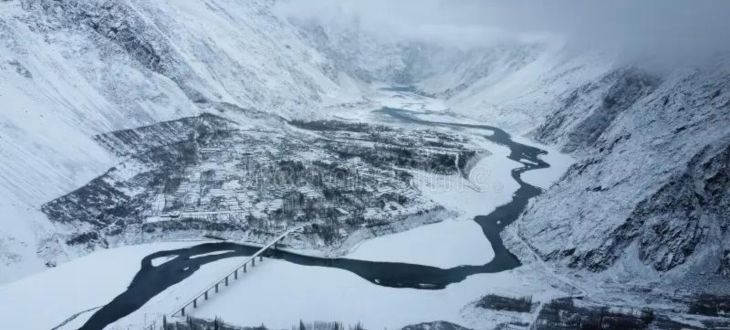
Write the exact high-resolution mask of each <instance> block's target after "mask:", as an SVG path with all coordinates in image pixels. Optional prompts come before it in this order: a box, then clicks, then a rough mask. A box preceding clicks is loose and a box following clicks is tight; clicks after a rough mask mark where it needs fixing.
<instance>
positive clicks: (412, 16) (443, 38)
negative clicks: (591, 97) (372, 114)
mask: <svg viewBox="0 0 730 330" xmlns="http://www.w3.org/2000/svg"><path fill="white" fill-rule="evenodd" d="M279 9H280V12H281V13H283V14H284V15H287V16H290V17H299V18H308V19H315V20H319V21H322V22H327V21H329V22H333V21H334V22H340V23H342V22H345V21H348V20H349V21H350V22H352V21H353V20H356V21H357V23H356V24H358V25H359V26H360V28H362V29H364V30H367V31H369V32H370V33H373V34H375V35H378V36H379V37H381V38H395V39H401V40H407V39H417V40H423V41H438V42H442V43H445V44H450V45H455V46H459V47H472V46H482V45H489V44H493V43H497V42H514V41H516V40H524V39H525V38H528V39H530V38H547V37H552V38H559V39H561V40H564V41H565V42H566V43H567V44H568V45H569V47H571V49H572V50H573V51H576V52H581V51H583V52H584V51H604V52H610V53H615V54H616V55H617V56H619V57H620V59H621V60H622V61H624V62H626V63H632V64H633V63H637V64H649V65H654V66H658V67H661V68H662V69H667V67H668V66H671V65H678V64H684V63H693V62H697V61H705V60H707V57H708V56H716V55H719V54H722V53H724V52H727V51H730V43H729V42H728V40H730V20H728V19H727V13H728V12H729V11H730V3H728V2H727V1H714V0H699V1H683V0H667V1H664V0H651V1H631V0H617V1H575V0H558V1H505V0H487V1H481V0H465V1H458V0H455V1H450V0H423V1H419V0H404V1H387V0H373V1H357V0H345V1H336V0H314V1H303V0H287V1H284V2H282V3H280V8H279Z"/></svg>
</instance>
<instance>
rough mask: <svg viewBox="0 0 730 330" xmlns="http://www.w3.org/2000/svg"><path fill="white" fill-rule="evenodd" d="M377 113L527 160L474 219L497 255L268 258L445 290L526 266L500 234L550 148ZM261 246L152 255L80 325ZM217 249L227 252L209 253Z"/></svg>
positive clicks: (110, 318)
mask: <svg viewBox="0 0 730 330" xmlns="http://www.w3.org/2000/svg"><path fill="white" fill-rule="evenodd" d="M377 113H378V114H381V115H384V116H387V117H389V118H391V119H393V120H396V121H398V122H401V123H404V124H413V125H421V126H423V125H427V126H441V127H453V128H469V129H476V130H485V131H488V132H490V133H491V134H485V135H484V138H486V139H487V140H489V141H491V142H494V143H497V144H500V145H503V146H506V147H508V148H509V149H510V155H509V156H508V158H509V159H511V160H514V161H517V162H520V163H522V166H521V167H518V168H515V169H513V170H512V172H511V176H512V178H513V179H514V180H515V181H516V182H517V183H518V184H519V188H518V189H517V191H516V192H515V193H514V195H513V198H512V201H510V202H509V203H507V204H504V205H501V206H499V207H497V208H496V209H495V210H494V211H493V212H491V213H489V214H487V215H480V216H476V217H475V218H474V221H476V222H477V223H478V224H479V226H481V228H482V231H483V232H484V235H485V236H486V238H487V239H488V240H489V242H490V243H491V245H492V249H493V250H494V255H495V256H494V258H493V259H492V260H491V261H489V262H488V263H486V264H484V265H476V266H474V265H468V266H457V267H453V268H447V269H442V268H438V267H432V266H424V265H418V264H409V263H399V262H378V261H363V260H354V259H346V258H321V257H312V256H305V255H300V254H296V253H292V252H286V251H280V250H277V251H269V252H268V253H267V256H268V257H273V258H279V259H282V260H285V261H288V262H291V263H294V264H297V265H301V266H320V267H330V268H339V269H343V270H347V271H350V272H352V273H354V274H356V275H358V276H360V277H362V278H363V279H365V280H368V281H370V282H371V283H373V284H375V285H380V286H386V287H396V288H403V287H407V288H416V289H424V290H438V289H443V288H445V287H446V286H447V285H449V284H451V283H457V282H461V281H463V280H464V279H466V278H467V277H468V276H471V275H475V274H481V273H496V272H501V271H505V270H509V269H513V268H516V267H518V266H520V265H521V263H520V261H519V260H518V259H517V257H516V256H515V255H513V254H512V253H510V252H509V250H507V248H506V247H505V246H504V243H503V242H502V238H501V237H500V232H501V231H502V230H503V229H504V228H505V227H506V226H508V225H510V224H511V223H512V222H514V221H515V220H516V219H517V218H518V217H519V215H520V213H522V211H523V210H524V209H525V207H526V206H527V203H528V201H529V200H530V198H533V197H535V196H537V195H539V194H540V192H541V190H540V188H538V187H535V186H533V185H530V184H528V183H526V182H524V181H523V180H522V178H521V175H522V173H524V172H526V171H530V170H536V169H543V168H547V167H549V166H550V165H549V164H548V163H546V162H544V161H543V160H541V159H540V158H539V156H540V155H544V154H547V152H546V151H544V150H541V149H539V148H535V147H532V146H528V145H524V144H521V143H518V142H515V141H513V140H512V138H511V137H510V135H509V134H508V133H507V132H505V131H503V130H501V129H499V128H497V127H493V126H488V125H472V124H459V123H448V122H438V121H429V120H424V119H420V118H419V117H418V116H417V115H419V114H427V113H419V112H413V111H408V110H402V109H395V108H383V109H381V110H378V111H377ZM257 250H258V248H257V247H254V246H248V245H243V244H237V243H231V242H220V243H205V244H200V245H196V246H192V247H189V248H183V249H177V250H170V251H160V252H156V253H153V254H150V255H148V256H146V257H145V258H144V259H142V262H141V269H140V270H139V272H137V274H136V275H135V276H134V278H133V279H132V282H131V283H130V284H129V287H128V288H127V290H126V291H124V292H123V293H121V294H120V295H118V296H117V297H115V298H114V299H113V300H112V301H111V302H109V303H108V304H106V305H105V306H103V307H102V308H100V309H99V310H98V311H96V312H95V313H94V314H93V315H92V316H91V318H89V320H88V321H87V322H86V323H85V324H84V325H83V326H82V327H81V328H80V329H84V330H87V329H88V330H91V329H103V328H104V327H105V326H107V325H109V324H111V323H113V322H115V321H117V320H119V319H120V318H122V317H124V316H127V315H129V314H131V313H132V312H134V311H136V310H137V309H139V308H140V307H142V306H143V305H144V304H145V303H146V302H147V301H149V300H150V299H152V297H154V296H156V295H157V294H159V293H161V292H162V291H164V290H165V289H167V288H169V287H170V286H172V285H174V284H177V283H179V282H181V281H183V280H184V279H186V278H188V277H189V276H190V275H192V274H194V273H195V272H196V271H197V270H198V269H200V267H201V266H203V265H205V264H207V263H210V262H214V261H216V260H221V259H225V258H231V257H241V256H248V255H251V254H253V253H255V252H256V251H257ZM211 252H221V253H219V254H208V253H211ZM204 254H208V255H204ZM201 255H204V256H201ZM165 257H169V258H172V259H171V260H169V261H167V262H165V263H163V264H160V265H156V266H155V265H154V264H153V262H152V261H153V260H154V259H156V258H165Z"/></svg>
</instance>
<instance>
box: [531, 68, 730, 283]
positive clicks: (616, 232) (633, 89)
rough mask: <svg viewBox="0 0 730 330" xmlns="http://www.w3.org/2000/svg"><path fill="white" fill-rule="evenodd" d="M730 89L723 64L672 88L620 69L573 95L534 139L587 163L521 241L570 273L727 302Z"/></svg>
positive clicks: (536, 215)
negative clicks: (660, 282) (695, 291)
mask: <svg viewBox="0 0 730 330" xmlns="http://www.w3.org/2000/svg"><path fill="white" fill-rule="evenodd" d="M729 88H730V67H729V66H728V65H727V64H726V63H723V62H722V61H720V64H716V65H708V66H706V67H702V68H698V69H694V70H677V71H675V72H673V73H671V74H668V75H664V76H662V77H657V76H653V75H651V74H647V73H646V72H643V71H641V70H637V69H620V70H617V71H614V72H610V73H608V74H607V75H605V76H604V77H603V78H601V79H600V80H597V81H595V82H590V83H588V84H586V85H584V86H581V87H580V88H578V89H576V90H574V91H572V92H570V93H568V94H566V95H565V96H564V98H563V105H562V106H561V107H559V108H558V109H556V111H554V112H553V113H552V114H550V115H549V116H547V119H546V121H545V123H544V124H542V125H541V126H540V127H539V128H537V129H536V131H535V132H534V136H535V137H536V138H537V139H539V140H542V141H545V142H548V143H558V144H560V145H562V147H563V150H565V151H567V152H572V153H574V154H576V155H579V156H580V157H581V159H580V161H578V162H577V163H576V164H575V165H573V166H572V167H571V168H570V169H569V170H568V172H567V173H565V175H564V176H563V178H562V180H560V181H559V182H558V183H557V184H555V185H554V186H553V187H551V188H550V189H549V190H548V191H547V192H546V193H545V194H544V195H543V196H541V197H540V198H538V199H537V200H536V201H535V203H533V204H532V205H531V206H530V208H529V209H528V211H527V212H526V213H525V214H524V216H523V219H522V221H520V222H519V224H518V226H519V234H520V236H521V237H522V238H523V239H524V240H525V241H527V242H529V244H530V245H531V246H532V247H533V249H534V250H535V251H537V252H538V253H539V254H540V256H542V258H544V259H546V260H555V261H558V262H560V263H561V264H564V265H566V266H568V267H571V268H580V269H587V270H590V271H594V272H598V271H604V270H607V269H614V270H616V274H617V276H618V277H619V278H623V279H641V278H643V279H649V280H656V279H657V278H667V280H669V281H671V280H679V279H683V278H687V277H690V278H693V279H695V280H699V281H697V282H695V284H696V285H697V287H699V286H701V285H707V283H714V284H716V285H715V287H716V288H718V289H722V290H725V291H727V290H728V289H729V288H728V287H727V286H726V285H722V283H723V281H726V280H722V279H718V278H717V276H720V275H722V274H723V272H726V270H725V268H726V267H727V266H725V264H724V263H723V260H725V256H726V254H727V249H728V242H729V241H730V240H729V238H730V237H728V225H729V223H728V219H730V214H728V211H727V209H728V206H730V204H728V201H730V199H728V196H730V194H729V192H730V191H729V190H728V184H727V183H728V179H729V177H730V172H729V169H730V163H729V158H728V153H729V150H730V131H729V130H728V123H730V90H729ZM576 196H578V198H576ZM690 288H691V287H690Z"/></svg>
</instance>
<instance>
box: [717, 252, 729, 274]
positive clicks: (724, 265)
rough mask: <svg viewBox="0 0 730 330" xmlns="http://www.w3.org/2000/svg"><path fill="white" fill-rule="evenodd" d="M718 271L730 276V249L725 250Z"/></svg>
mask: <svg viewBox="0 0 730 330" xmlns="http://www.w3.org/2000/svg"><path fill="white" fill-rule="evenodd" d="M717 272H718V273H720V275H722V276H724V277H730V250H725V251H724V252H723V256H722V259H721V260H720V267H718V269H717Z"/></svg>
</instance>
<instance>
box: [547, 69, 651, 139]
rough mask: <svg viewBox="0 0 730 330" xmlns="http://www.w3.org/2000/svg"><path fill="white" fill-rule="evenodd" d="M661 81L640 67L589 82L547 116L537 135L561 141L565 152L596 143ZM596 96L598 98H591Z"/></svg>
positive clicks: (619, 71) (616, 72)
mask: <svg viewBox="0 0 730 330" xmlns="http://www.w3.org/2000/svg"><path fill="white" fill-rule="evenodd" d="M658 84H659V79H658V78H655V77H652V76H650V75H648V74H646V73H644V72H642V71H640V70H637V69H622V70H618V71H615V72H612V73H610V74H608V75H606V76H605V77H603V79H601V80H600V81H598V82H589V83H588V84H586V85H584V86H582V87H580V88H579V89H578V90H575V91H573V92H572V93H571V94H570V95H569V96H568V97H567V98H566V100H565V104H564V106H563V107H562V108H561V109H559V110H558V111H557V112H555V113H553V114H551V115H550V116H549V117H548V118H547V120H546V121H545V123H544V124H543V125H542V126H541V127H540V128H538V130H537V133H536V138H537V139H538V140H541V141H544V142H553V143H555V142H561V143H563V151H565V152H573V151H576V150H579V149H580V150H584V149H586V148H590V147H593V146H594V145H595V143H596V140H598V138H599V137H600V136H601V135H602V134H603V133H604V132H605V131H606V129H607V128H608V127H609V126H610V125H611V123H612V122H613V121H614V120H615V119H616V117H617V116H618V115H619V114H620V113H622V112H623V111H625V110H627V109H628V108H630V107H631V106H633V105H634V104H635V103H636V101H638V100H639V99H640V98H642V97H645V96H647V95H649V94H651V93H652V92H653V91H654V89H655V88H656V86H657V85H658ZM596 96H598V97H599V99H598V100H594V99H591V98H595V97H596ZM580 99H582V101H583V104H581V102H580V101H579V100H580Z"/></svg>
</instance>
